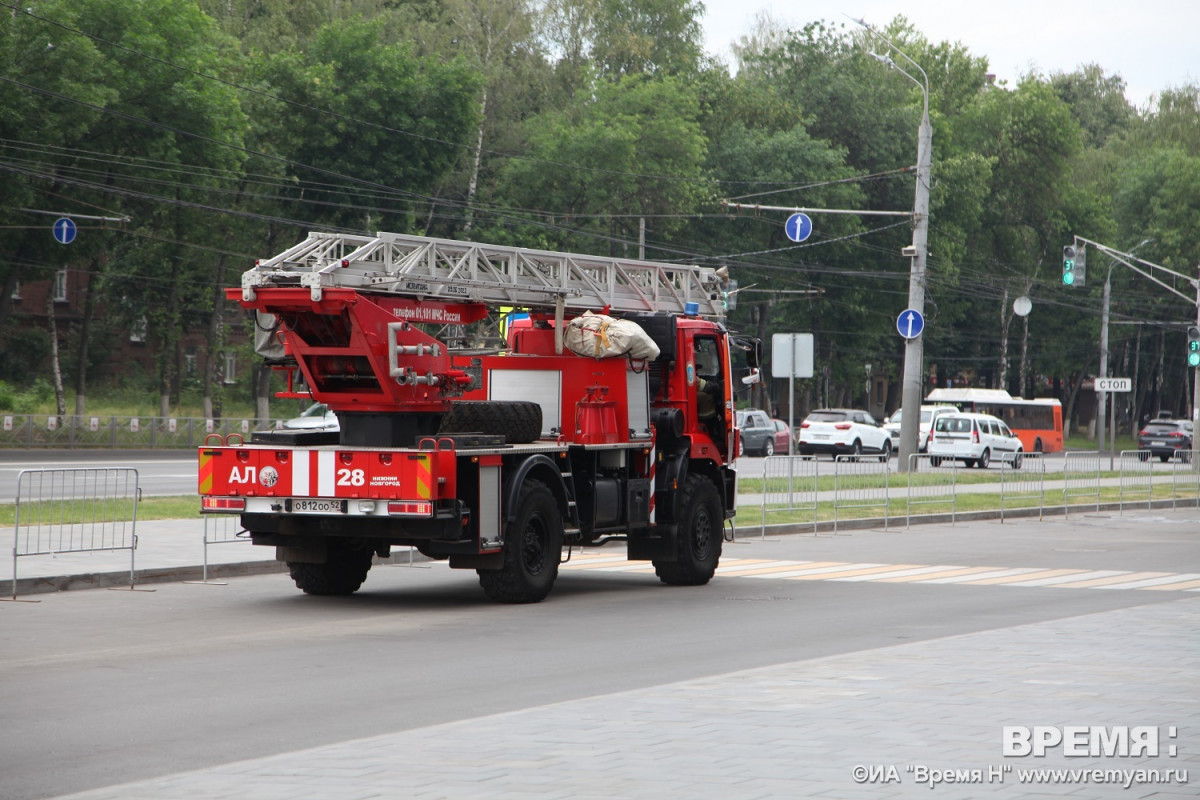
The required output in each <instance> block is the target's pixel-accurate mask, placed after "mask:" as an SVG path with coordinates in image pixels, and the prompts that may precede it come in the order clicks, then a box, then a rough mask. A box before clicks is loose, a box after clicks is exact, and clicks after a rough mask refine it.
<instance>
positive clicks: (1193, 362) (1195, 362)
mask: <svg viewBox="0 0 1200 800" xmlns="http://www.w3.org/2000/svg"><path fill="white" fill-rule="evenodd" d="M1188 366H1189V367H1200V353H1188Z"/></svg>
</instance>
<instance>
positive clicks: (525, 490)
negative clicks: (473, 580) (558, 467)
mask: <svg viewBox="0 0 1200 800" xmlns="http://www.w3.org/2000/svg"><path fill="white" fill-rule="evenodd" d="M562 545H563V523H562V514H560V513H559V509H558V502H557V501H556V500H555V499H554V494H553V493H552V492H551V491H550V489H549V487H547V486H546V484H544V483H542V482H541V481H535V480H528V481H526V482H525V484H524V485H523V486H522V487H521V494H520V496H519V497H518V498H517V513H516V516H514V517H513V520H512V522H511V523H509V525H508V527H507V528H506V529H505V531H504V566H503V567H501V568H500V569H494V570H487V569H481V570H476V572H477V573H478V574H479V585H480V586H482V587H483V592H484V594H486V595H487V596H488V598H489V599H491V600H494V601H496V602H497V603H537V602H540V601H542V600H544V599H545V598H546V595H548V594H550V589H551V588H552V587H553V586H554V580H555V579H556V578H557V577H558V563H559V561H560V560H561V559H562Z"/></svg>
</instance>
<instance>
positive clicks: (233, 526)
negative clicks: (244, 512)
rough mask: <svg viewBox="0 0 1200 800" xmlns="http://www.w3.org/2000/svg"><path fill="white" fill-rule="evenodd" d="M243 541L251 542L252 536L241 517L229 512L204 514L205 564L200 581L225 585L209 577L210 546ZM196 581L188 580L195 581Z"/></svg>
mask: <svg viewBox="0 0 1200 800" xmlns="http://www.w3.org/2000/svg"><path fill="white" fill-rule="evenodd" d="M238 542H243V543H245V544H250V536H249V534H246V532H245V531H244V530H243V528H242V521H241V517H236V516H231V515H229V514H205V515H204V566H203V570H202V572H201V575H202V577H201V579H200V581H199V582H200V583H217V584H220V585H224V583H223V582H220V581H210V580H209V579H208V547H209V545H216V544H236V543H238ZM193 582H194V581H187V583H193Z"/></svg>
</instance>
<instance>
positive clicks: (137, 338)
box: [129, 317, 149, 342]
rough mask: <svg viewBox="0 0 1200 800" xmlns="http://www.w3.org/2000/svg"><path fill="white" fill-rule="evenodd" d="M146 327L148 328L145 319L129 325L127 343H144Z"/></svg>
mask: <svg viewBox="0 0 1200 800" xmlns="http://www.w3.org/2000/svg"><path fill="white" fill-rule="evenodd" d="M148 327H149V325H148V324H147V322H146V318H145V317H142V318H141V319H138V320H135V321H134V323H133V325H131V326H130V327H129V341H131V342H144V341H146V329H147V328H148Z"/></svg>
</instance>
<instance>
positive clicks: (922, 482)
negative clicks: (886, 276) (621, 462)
mask: <svg viewBox="0 0 1200 800" xmlns="http://www.w3.org/2000/svg"><path fill="white" fill-rule="evenodd" d="M1052 464H1053V466H1052ZM1059 464H1061V472H1060V471H1059ZM1107 465H1108V457H1107V456H1102V455H1101V454H1100V453H1095V452H1073V453H1067V454H1065V455H1064V457H1061V458H1060V459H1055V460H1054V462H1051V460H1050V459H1047V458H1046V457H1044V456H1043V454H1041V453H1022V454H1020V457H1019V458H1018V457H1014V456H1011V455H1010V456H1009V457H1007V458H996V459H993V461H992V463H991V465H990V467H989V468H987V469H978V468H977V469H966V468H960V465H959V463H958V462H956V461H954V460H952V459H947V458H945V457H944V456H943V457H937V456H929V455H926V454H913V455H911V456H910V457H909V469H908V472H907V476H906V477H905V478H899V477H897V476H894V475H893V474H892V473H893V468H892V465H891V464H890V462H888V463H880V462H878V461H876V460H875V459H874V458H869V460H868V458H863V457H858V458H855V457H852V456H839V457H837V458H835V459H833V460H829V459H825V460H820V459H816V458H814V457H812V456H772V457H769V458H766V459H763V461H762V473H761V483H756V482H755V478H756V477H758V476H754V475H746V476H745V478H746V479H747V480H745V481H743V483H742V484H741V487H742V491H743V492H745V493H746V495H747V497H746V500H744V501H743V507H745V506H746V504H747V502H746V501H748V500H749V498H750V497H754V499H755V500H756V501H757V502H758V503H759V504H760V505H761V511H760V525H761V528H762V533H763V535H764V536H765V535H766V529H767V526H768V521H769V518H771V517H773V518H775V520H776V521H777V522H780V523H782V524H788V525H793V526H795V525H800V526H804V525H809V526H811V527H812V530H813V532H817V531H819V530H820V529H821V526H822V523H823V522H826V523H831V527H832V529H833V531H834V533H836V532H837V531H838V528H839V526H840V525H842V524H843V523H844V522H846V521H848V520H850V519H863V518H870V519H872V520H873V521H875V522H877V521H878V520H879V519H880V518H882V520H883V525H884V529H885V530H886V529H887V528H888V527H889V525H890V524H891V522H892V520H893V519H894V518H895V517H898V516H900V512H899V511H898V509H899V508H900V506H901V505H903V508H904V511H903V514H904V516H905V523H906V525H907V526H911V525H912V519H913V517H914V516H915V515H918V514H921V513H922V512H923V511H928V513H947V514H949V516H950V521H951V523H952V524H953V523H954V522H955V521H956V520H957V518H958V517H959V516H961V515H962V514H963V513H964V509H970V508H980V509H988V510H998V511H999V517H1000V521H1001V522H1003V521H1004V520H1005V519H1006V518H1008V517H1011V516H1013V514H1014V512H1018V511H1019V512H1022V515H1027V514H1028V513H1036V514H1037V516H1038V518H1039V519H1041V518H1043V517H1044V516H1045V511H1046V508H1047V507H1048V506H1056V507H1057V506H1061V507H1063V509H1064V513H1065V514H1067V515H1069V514H1070V512H1071V511H1073V510H1078V509H1080V508H1084V509H1087V508H1089V507H1090V508H1092V509H1094V510H1096V511H1099V510H1100V508H1101V506H1102V505H1104V504H1115V505H1116V507H1117V510H1118V512H1119V513H1123V512H1124V510H1125V507H1126V506H1145V507H1147V508H1149V507H1153V505H1154V503H1155V501H1156V500H1159V501H1163V502H1165V501H1166V500H1167V499H1169V500H1170V502H1171V505H1172V507H1175V505H1176V503H1177V502H1178V501H1180V500H1188V501H1191V502H1195V503H1200V471H1198V470H1197V468H1196V465H1193V464H1191V463H1190V462H1189V461H1187V460H1185V459H1178V460H1175V461H1173V462H1172V463H1171V465H1170V467H1169V469H1168V467H1167V466H1166V465H1161V464H1156V463H1155V460H1154V459H1153V458H1151V457H1149V453H1147V452H1146V451H1137V450H1133V451H1125V452H1123V453H1122V454H1121V457H1120V459H1119V461H1116V462H1114V466H1116V469H1115V470H1107V471H1106V467H1107ZM1156 468H1157V470H1156ZM1059 493H1061V494H1059ZM1060 498H1061V502H1058V501H1059V499H1060ZM893 504H895V505H893ZM789 516H790V518H789ZM796 517H799V519H797V518H796ZM873 524H874V523H873ZM752 527H753V526H751V528H752Z"/></svg>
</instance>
